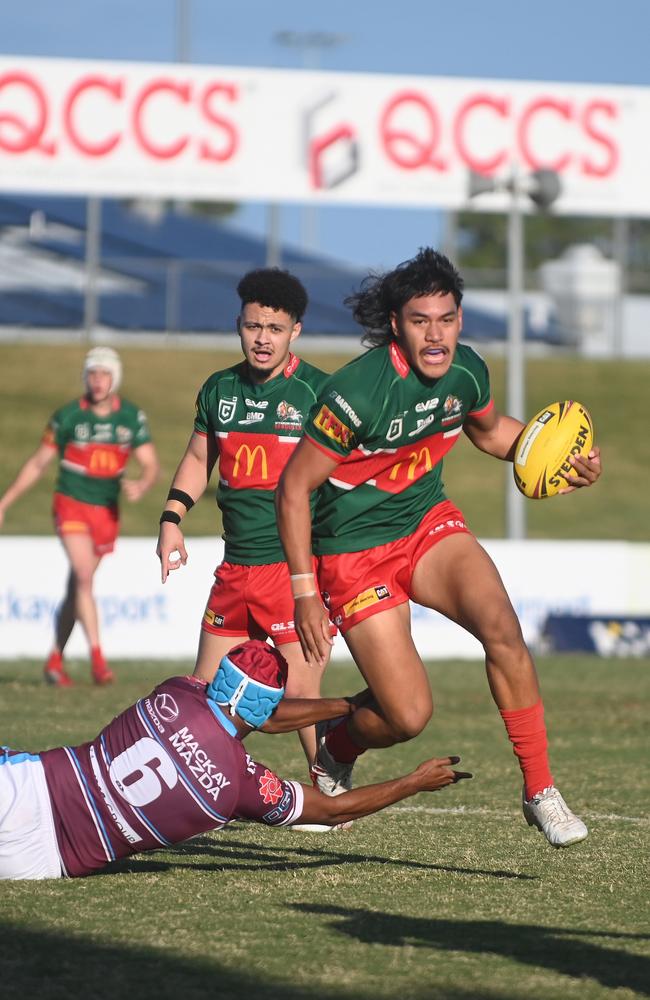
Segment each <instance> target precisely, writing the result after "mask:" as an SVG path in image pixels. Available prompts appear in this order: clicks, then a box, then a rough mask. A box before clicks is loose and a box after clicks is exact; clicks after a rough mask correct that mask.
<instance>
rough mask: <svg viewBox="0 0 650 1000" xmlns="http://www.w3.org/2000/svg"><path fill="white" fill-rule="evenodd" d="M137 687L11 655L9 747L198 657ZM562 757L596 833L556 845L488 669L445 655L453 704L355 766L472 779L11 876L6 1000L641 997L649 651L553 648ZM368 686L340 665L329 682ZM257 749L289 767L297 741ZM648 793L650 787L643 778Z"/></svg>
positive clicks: (134, 672) (564, 775)
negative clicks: (447, 756) (344, 812)
mask: <svg viewBox="0 0 650 1000" xmlns="http://www.w3.org/2000/svg"><path fill="white" fill-rule="evenodd" d="M116 666H117V671H118V675H119V683H118V684H116V685H115V686H114V687H112V688H108V689H95V688H93V687H91V686H90V684H89V680H88V667H87V665H86V664H85V663H82V662H76V663H75V662H73V664H72V666H71V673H72V675H73V677H74V678H75V681H76V682H77V683H76V686H75V687H74V688H73V689H71V690H68V691H59V690H52V689H50V688H46V687H45V685H44V684H42V682H41V674H40V670H41V665H40V664H36V663H33V662H16V663H3V664H0V735H1V739H2V742H4V743H9V744H10V745H13V746H20V747H24V748H26V749H32V750H35V749H39V748H42V747H45V746H48V745H52V744H56V743H59V742H61V741H66V740H71V739H72V740H82V739H84V738H87V737H90V736H93V735H95V733H96V731H97V729H98V728H99V726H100V725H101V724H102V723H103V722H105V721H107V720H108V719H109V718H110V717H111V716H112V714H113V713H115V712H116V711H118V710H119V709H120V708H122V707H124V706H125V705H126V704H127V703H129V702H130V701H132V700H133V699H135V698H137V697H138V696H139V695H141V694H143V693H145V692H146V691H147V690H148V689H149V687H150V686H151V685H152V684H153V683H154V682H155V681H157V680H160V679H162V678H163V677H164V676H167V675H168V674H169V673H172V672H174V670H176V671H182V670H184V669H186V668H187V667H188V664H174V665H169V664H156V663H137V664H135V663H131V664H126V663H125V664H117V665H116ZM539 669H540V674H541V677H542V683H543V687H544V692H545V701H546V709H547V719H548V725H549V735H550V738H551V745H552V764H553V768H554V773H555V777H556V780H557V782H558V784H559V785H560V787H561V788H562V789H563V791H564V792H565V794H566V796H567V799H568V800H569V802H570V804H571V805H573V806H574V808H575V809H576V810H577V811H578V812H580V813H581V814H582V815H583V816H584V817H585V819H586V820H587V822H588V825H589V827H590V837H589V839H588V840H587V841H586V842H584V843H583V844H580V845H576V846H574V847H573V848H570V849H567V850H565V851H556V850H553V849H552V848H550V847H549V846H548V845H547V844H546V842H545V841H544V840H543V838H542V836H541V834H538V833H537V832H533V831H531V830H529V829H528V827H527V826H526V824H525V823H524V821H523V819H522V816H521V812H520V810H519V807H518V796H519V792H520V783H519V778H518V770H517V768H516V765H515V762H514V760H513V758H512V755H511V752H510V748H509V745H508V743H507V740H506V738H505V735H504V733H503V729H502V726H501V722H500V720H499V717H498V714H497V712H496V710H495V708H494V706H493V704H492V702H491V700H490V697H489V694H488V690H487V685H486V683H485V679H484V677H483V670H482V667H481V666H480V665H479V664H477V663H471V662H470V663H461V662H457V663H436V664H433V665H431V667H430V672H431V678H432V685H433V689H434V694H435V698H436V704H437V714H436V716H435V717H434V720H433V722H432V723H431V724H430V726H429V727H428V729H427V730H426V732H425V733H424V734H422V735H421V736H420V737H418V738H417V739H416V740H413V741H412V742H410V743H408V744H404V745H402V746H399V747H394V748H392V749H390V750H386V751H375V752H369V753H368V754H366V755H365V756H364V757H363V758H362V759H361V760H360V761H359V763H358V766H357V777H358V780H359V781H364V782H365V781H372V780H377V779H381V778H384V777H388V776H390V775H392V774H394V773H398V772H401V771H404V770H408V769H410V768H411V767H412V766H414V765H415V764H416V763H418V762H419V761H420V760H422V759H423V758H424V757H425V756H429V755H430V754H432V753H434V754H435V753H449V752H458V753H460V754H462V756H463V766H464V767H466V768H467V769H469V770H472V771H473V772H474V774H475V778H474V780H473V781H472V782H466V783H464V784H461V785H459V786H456V787H453V788H451V789H447V790H445V791H443V792H439V793H436V794H435V795H428V796H425V795H421V796H418V797H417V798H416V799H413V800H411V801H410V802H408V803H402V804H401V805H398V806H396V807H394V808H393V809H391V810H389V811H387V812H385V813H383V814H381V815H378V816H375V817H371V818H368V819H366V820H363V821H360V822H357V823H356V824H355V825H354V827H353V829H352V830H350V831H349V832H347V833H338V834H331V835H307V834H298V833H292V832H290V831H272V830H266V829H263V828H261V827H257V826H254V825H248V824H247V825H237V824H236V825H234V826H233V827H231V828H228V829H226V830H225V831H224V832H222V833H220V834H214V835H209V836H203V837H200V838H198V839H196V840H194V841H191V842H189V843H187V844H186V845H184V846H182V847H179V848H176V849H173V850H168V851H160V852H157V853H155V854H149V855H146V856H139V857H136V858H134V859H131V860H130V861H128V862H124V863H122V864H120V865H118V866H116V869H115V870H114V871H113V872H112V873H110V874H101V875H99V876H95V877H93V878H89V879H86V880H73V881H69V882H64V881H60V882H59V881H48V882H45V883H4V884H2V890H1V892H2V907H1V911H0V927H1V929H2V934H1V937H0V976H1V979H0V982H1V983H2V986H0V991H1V992H2V996H3V998H6V1000H18V998H21V1000H23V998H31V997H37V998H39V1000H52V998H61V1000H63V998H66V1000H67V998H70V997H84V998H86V997H89V998H99V1000H104V998H106V1000H108V998H109V997H110V998H114V997H120V996H126V997H134V998H136V997H137V998H139V1000H149V998H161V1000H166V998H168V997H169V998H171V997H174V998H177V997H178V998H183V1000H194V998H199V997H219V998H231V997H261V998H264V1000H269V998H278V1000H280V998H289V1000H298V998H300V1000H302V998H304V1000H307V998H309V1000H314V998H325V1000H328V998H332V1000H334V998H339V1000H357V998H358V1000H380V998H382V1000H383V998H386V1000H388V998H390V1000H392V998H413V1000H523V998H527V1000H555V998H575V1000H601V998H602V1000H605V998H611V1000H614V998H616V1000H628V998H633V997H643V996H646V995H647V993H648V986H649V983H650V974H649V973H650V955H649V951H648V924H647V892H648V881H647V870H646V868H645V865H646V862H647V856H648V846H649V843H648V841H649V837H648V832H649V820H648V814H647V802H646V800H645V799H644V796H643V788H644V781H645V778H646V776H647V730H646V729H644V727H645V726H646V725H647V717H646V708H645V707H644V705H645V706H647V701H648V696H649V695H650V661H648V660H643V661H638V660H637V661H631V660H629V661H625V660H617V661H606V660H597V659H593V658H581V657H556V658H553V659H544V660H541V661H540V663H539ZM357 684H358V677H357V675H356V672H355V671H354V669H353V668H352V667H349V666H339V665H336V666H332V667H331V668H330V669H329V671H328V673H327V675H326V688H327V690H328V691H330V692H335V691H336V692H350V691H352V690H354V688H355V687H356V686H357ZM247 746H248V748H249V750H250V752H252V753H253V754H254V755H255V756H256V757H257V758H258V759H261V760H264V761H265V762H267V763H268V764H270V765H272V766H274V767H276V768H277V769H278V770H280V772H281V773H282V774H284V775H286V776H289V777H301V776H302V772H303V764H302V761H301V758H300V753H299V751H298V744H297V740H296V738H295V737H293V736H283V737H268V736H260V735H255V736H253V737H252V738H251V739H250V740H249V741H247ZM646 787H647V786H646Z"/></svg>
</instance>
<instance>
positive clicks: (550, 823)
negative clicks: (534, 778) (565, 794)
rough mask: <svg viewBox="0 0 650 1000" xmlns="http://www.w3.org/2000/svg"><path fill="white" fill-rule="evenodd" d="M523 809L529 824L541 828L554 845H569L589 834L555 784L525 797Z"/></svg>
mask: <svg viewBox="0 0 650 1000" xmlns="http://www.w3.org/2000/svg"><path fill="white" fill-rule="evenodd" d="M524 796H525V792H524ZM523 810H524V817H525V819H526V822H527V823H528V825H529V826H536V827H537V829H538V830H541V831H542V833H543V834H544V836H545V837H546V839H547V840H548V842H549V844H551V845H552V846H553V847H569V845H570V844H577V843H578V842H579V841H581V840H584V839H585V838H586V837H587V836H588V833H589V831H588V830H587V827H586V826H585V824H584V823H583V822H582V820H581V819H579V818H578V817H577V816H575V815H574V814H573V813H572V812H571V810H570V809H569V807H568V805H567V804H566V802H565V801H564V799H563V798H562V796H561V795H560V792H559V790H558V789H557V788H556V787H555V785H549V787H548V788H543V789H542V791H541V792H538V793H537V795H533V797H532V799H526V798H525V797H524V798H523Z"/></svg>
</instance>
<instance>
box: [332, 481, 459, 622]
mask: <svg viewBox="0 0 650 1000" xmlns="http://www.w3.org/2000/svg"><path fill="white" fill-rule="evenodd" d="M459 532H465V533H467V534H471V532H470V530H469V528H468V527H467V525H466V524H465V519H464V518H463V515H462V513H461V512H460V511H459V510H458V508H457V507H455V506H454V505H453V503H451V501H449V500H443V501H442V503H439V504H436V506H435V507H432V508H431V510H430V511H429V512H428V513H427V514H425V516H424V517H423V518H422V520H421V522H420V524H419V525H418V527H417V528H416V530H415V531H414V532H413V534H412V535H406V537H405V538H398V539H396V540H395V541H394V542H386V544H385V545H377V546H375V547H374V548H372V549H362V550H361V551H360V552H341V553H338V554H336V555H329V556H320V557H319V559H318V582H319V584H320V589H321V593H322V594H323V596H324V598H325V601H326V604H327V606H328V608H329V612H330V617H331V619H332V621H333V622H334V624H335V625H337V626H338V627H339V629H340V630H341V633H342V634H343V635H345V633H346V632H347V631H348V630H349V629H351V628H352V626H353V625H357V624H358V623H359V622H362V621H363V620H364V619H365V618H370V617H371V615H376V614H379V612H381V611H388V609H389V608H395V607H397V605H398V604H404V603H406V601H408V600H409V599H410V597H411V578H412V576H413V570H414V569H415V567H416V565H417V563H418V561H419V560H420V559H421V558H422V556H423V555H424V553H425V552H428V550H429V549H430V548H431V547H432V546H433V545H435V544H436V542H439V541H440V539H441V538H446V537H447V536H448V535H455V534H458V533H459Z"/></svg>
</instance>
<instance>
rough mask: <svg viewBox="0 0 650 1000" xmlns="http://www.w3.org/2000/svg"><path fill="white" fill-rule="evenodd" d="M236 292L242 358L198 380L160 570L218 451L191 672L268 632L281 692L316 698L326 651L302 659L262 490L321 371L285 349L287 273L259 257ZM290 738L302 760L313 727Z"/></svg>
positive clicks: (289, 339) (294, 285) (292, 327)
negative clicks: (219, 556)
mask: <svg viewBox="0 0 650 1000" xmlns="http://www.w3.org/2000/svg"><path fill="white" fill-rule="evenodd" d="M237 292H238V294H239V296H240V299H241V314H240V316H239V317H238V320H237V330H238V333H239V337H240V340H241V346H242V351H243V353H244V360H243V361H241V362H239V364H236V365H233V367H231V368H226V369H225V370H223V371H218V372H215V373H214V374H213V375H211V376H210V378H209V379H208V380H207V381H206V382H205V383H204V384H203V386H202V387H201V389H200V391H199V394H198V398H197V401H196V418H195V422H194V431H193V434H192V436H191V438H190V441H189V444H188V446H187V450H186V452H185V454H184V456H183V458H182V460H181V463H180V465H179V467H178V469H177V471H176V474H175V476H174V479H173V482H172V487H171V490H170V493H169V499H168V502H167V505H166V511H165V512H163V517H162V519H161V525H160V536H159V543H158V550H157V551H158V555H159V557H160V560H161V565H162V580H163V583H164V582H165V580H166V579H167V576H168V573H169V571H170V570H174V569H178V568H179V566H181V565H185V563H186V561H187V552H186V549H185V542H184V538H183V533H182V531H181V528H180V527H179V524H180V519H181V517H182V515H184V514H185V513H186V510H188V509H189V508H190V507H191V506H192V505H193V504H194V503H195V502H196V501H197V500H198V499H199V497H200V496H202V494H203V493H204V491H205V489H206V487H207V485H208V481H209V479H210V475H211V473H212V470H213V468H214V466H215V464H216V463H217V461H218V463H219V484H218V488H217V504H218V505H219V508H220V509H221V512H222V515H223V526H224V535H223V537H224V542H225V551H224V561H223V562H222V563H221V564H220V565H219V566H218V567H217V569H216V572H215V583H214V586H213V587H212V590H211V592H210V596H209V599H208V603H207V607H206V609H205V613H204V616H203V621H202V626H201V636H200V641H199V649H198V655H197V661H196V668H195V671H194V672H195V676H197V677H201V678H203V679H204V680H206V681H208V682H211V681H212V679H213V677H214V672H215V670H216V668H217V664H218V663H219V661H220V660H221V658H222V657H223V656H224V655H225V654H226V653H227V652H228V650H229V649H230V648H231V647H232V646H233V645H234V644H235V643H237V642H243V641H245V640H246V639H248V638H263V639H265V638H267V637H270V638H271V639H272V640H273V642H274V643H275V645H276V646H279V647H281V648H282V653H283V655H284V656H285V658H286V659H287V661H288V663H289V682H288V687H287V693H288V696H289V697H291V698H317V697H318V696H319V693H320V677H321V674H322V670H323V669H324V667H325V662H324V661H325V659H326V658H324V660H323V662H321V663H319V665H318V667H317V668H316V669H314V668H313V667H310V666H309V665H308V664H307V663H305V660H304V658H303V655H302V652H301V648H300V643H299V641H298V637H297V635H296V633H295V630H294V624H293V595H292V588H291V581H290V580H289V573H288V570H287V566H286V563H285V561H284V553H283V551H282V546H281V544H280V539H279V538H278V532H277V525H276V520H275V507H274V491H275V488H276V486H277V483H278V479H279V478H280V473H281V472H282V470H283V468H284V466H285V465H286V463H287V461H288V459H289V456H290V455H291V453H292V452H293V450H294V449H295V447H296V445H297V444H298V441H299V440H300V437H301V436H302V427H303V421H304V418H305V417H306V415H307V413H308V412H309V410H310V409H311V407H312V406H313V405H314V403H315V401H316V399H317V398H318V395H319V393H320V390H321V388H322V386H323V385H324V383H325V381H326V378H327V376H326V375H325V374H324V373H323V372H321V371H320V370H319V369H318V368H314V367H313V365H310V364H307V363H306V362H305V361H301V360H300V359H299V358H297V357H296V356H295V355H294V354H292V353H291V345H292V343H293V342H294V341H295V340H296V338H297V337H298V335H299V334H300V331H301V328H302V327H301V320H302V316H303V314H304V311H305V309H306V306H307V293H306V291H305V289H304V287H303V286H302V284H301V282H300V281H299V280H298V279H297V278H296V277H294V276H293V275H291V274H289V273H288V272H286V271H282V270H279V269H278V268H263V269H260V270H257V271H252V272H250V273H248V274H246V275H245V276H244V277H243V278H242V280H241V281H240V282H239V285H238V286H237ZM311 568H312V567H311V566H310V569H311ZM328 634H329V633H328ZM300 739H301V742H302V745H303V748H304V750H305V754H306V756H307V759H308V761H309V763H310V764H311V763H312V762H313V759H314V755H315V752H316V740H315V734H314V730H313V727H309V728H308V729H305V730H303V731H301V733H300Z"/></svg>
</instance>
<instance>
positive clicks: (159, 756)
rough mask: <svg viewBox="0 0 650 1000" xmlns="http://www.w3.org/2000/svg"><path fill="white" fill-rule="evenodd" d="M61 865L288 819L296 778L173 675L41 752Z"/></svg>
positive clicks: (98, 861) (80, 866)
mask: <svg viewBox="0 0 650 1000" xmlns="http://www.w3.org/2000/svg"><path fill="white" fill-rule="evenodd" d="M40 757H41V760H42V762H43V767H44V769H45V776H46V779H47V785H48V791H49V793H50V799H51V802H52V812H53V815H54V824H55V829H56V836H57V841H58V845H59V851H60V854H61V863H62V865H63V869H64V872H65V874H67V875H70V876H78V875H87V874H88V873H89V872H91V871H95V870H96V869H97V868H103V867H104V865H106V864H107V863H108V862H109V861H114V860H116V859H117V858H123V857H127V856H128V855H130V854H137V853H139V852H140V851H151V850H154V849H156V848H160V847H163V846H167V845H170V844H175V843H178V842H179V841H182V840H187V839H188V838H189V837H195V836H196V835H197V834H200V833H205V832H206V831H207V830H214V829H218V828H219V827H222V826H224V824H225V823H227V822H228V821H229V820H230V819H232V818H233V817H241V818H246V819H250V820H255V821H257V822H260V823H267V824H269V825H271V826H282V825H284V824H286V823H292V822H295V820H296V819H297V818H298V817H299V816H300V813H301V812H302V802H303V794H302V788H301V786H300V785H299V784H297V783H296V782H293V781H281V780H280V779H279V778H278V777H277V776H276V775H275V774H274V773H273V772H272V771H271V770H269V768H267V767H265V766H264V765H263V764H258V763H257V762H256V761H254V760H252V759H251V758H250V757H249V756H248V754H247V753H246V751H245V750H244V747H243V745H242V743H241V742H240V741H239V740H238V739H236V738H235V737H234V727H233V725H232V722H231V721H230V719H229V718H228V717H227V716H226V715H225V714H224V713H222V712H221V710H220V709H219V708H218V707H217V706H216V705H214V703H212V702H211V701H209V700H208V699H207V698H206V695H205V683H204V682H203V681H200V680H197V679H196V678H192V677H173V678H171V679H170V680H168V681H165V682H164V683H163V684H160V685H159V686H158V687H156V688H155V689H154V690H153V691H152V692H151V694H150V695H148V696H147V697H145V698H142V699H141V700H140V701H138V702H136V704H135V705H132V706H131V707H130V708H128V709H127V710H126V711H125V712H122V714H121V715H118V716H117V717H116V718H115V719H113V721H112V722H111V723H110V724H109V725H108V726H106V728H105V729H103V730H102V731H101V733H100V734H99V736H97V738H96V739H94V740H92V741H91V742H90V743H83V744H82V745H81V746H77V747H58V748H57V749H55V750H46V751H45V752H43V753H42V754H41V755H40Z"/></svg>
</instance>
